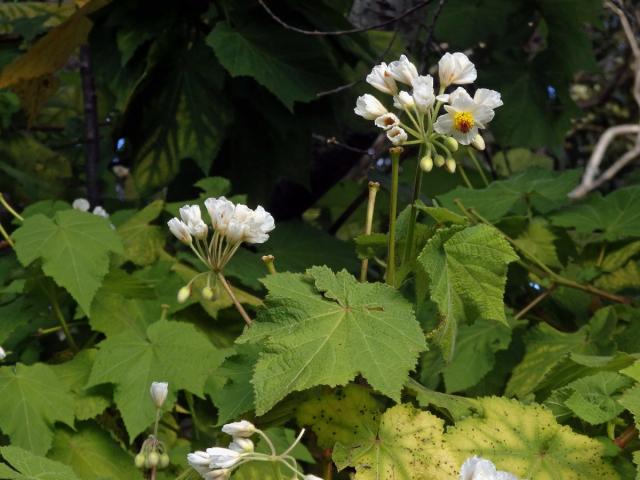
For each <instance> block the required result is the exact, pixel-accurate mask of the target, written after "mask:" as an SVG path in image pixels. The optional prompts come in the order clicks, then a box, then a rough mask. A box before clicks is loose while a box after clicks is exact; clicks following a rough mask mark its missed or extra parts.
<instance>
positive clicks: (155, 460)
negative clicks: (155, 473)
mask: <svg viewBox="0 0 640 480" xmlns="http://www.w3.org/2000/svg"><path fill="white" fill-rule="evenodd" d="M146 463H147V464H148V465H149V467H157V466H158V464H159V463H160V455H158V453H157V452H151V453H150V454H149V455H148V456H147V462H146Z"/></svg>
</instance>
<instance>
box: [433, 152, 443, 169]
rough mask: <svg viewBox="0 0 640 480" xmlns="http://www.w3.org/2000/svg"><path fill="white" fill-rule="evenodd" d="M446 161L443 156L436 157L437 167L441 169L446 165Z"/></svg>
mask: <svg viewBox="0 0 640 480" xmlns="http://www.w3.org/2000/svg"><path fill="white" fill-rule="evenodd" d="M444 162H445V159H444V157H443V156H442V155H436V158H435V163H436V167H438V168H439V167H441V166H443V165H444Z"/></svg>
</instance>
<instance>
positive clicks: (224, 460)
mask: <svg viewBox="0 0 640 480" xmlns="http://www.w3.org/2000/svg"><path fill="white" fill-rule="evenodd" d="M207 454H208V455H209V458H211V463H209V467H212V468H231V467H233V466H234V465H235V464H236V463H238V462H239V461H240V459H241V457H242V454H240V453H238V452H236V451H234V450H230V449H228V448H221V447H212V448H207Z"/></svg>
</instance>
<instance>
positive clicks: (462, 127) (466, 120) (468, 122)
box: [453, 112, 475, 133]
mask: <svg viewBox="0 0 640 480" xmlns="http://www.w3.org/2000/svg"><path fill="white" fill-rule="evenodd" d="M474 124H475V120H474V119H473V115H472V114H471V112H456V113H455V114H454V115H453V126H454V127H455V129H456V130H458V131H459V132H462V133H467V132H468V131H469V130H471V129H472V128H473V125H474Z"/></svg>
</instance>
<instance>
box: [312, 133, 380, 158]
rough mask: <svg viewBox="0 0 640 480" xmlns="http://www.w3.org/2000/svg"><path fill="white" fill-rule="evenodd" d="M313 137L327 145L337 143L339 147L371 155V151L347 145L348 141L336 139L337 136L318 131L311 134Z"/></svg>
mask: <svg viewBox="0 0 640 480" xmlns="http://www.w3.org/2000/svg"><path fill="white" fill-rule="evenodd" d="M311 138H313V139H314V140H318V141H319V142H322V143H326V144H327V145H336V146H338V147H341V148H344V149H345V150H349V151H350V152H355V153H360V154H362V155H369V156H370V153H369V152H368V151H367V150H365V149H363V148H357V147H352V146H351V145H347V144H346V143H342V142H340V141H338V139H336V137H325V136H324V135H319V134H317V133H313V134H311Z"/></svg>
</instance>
